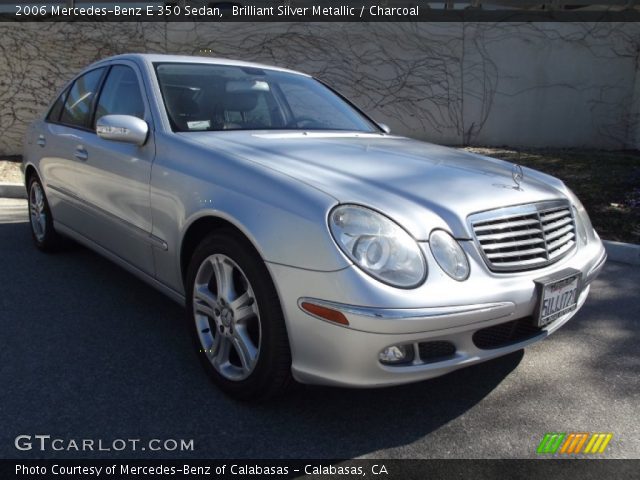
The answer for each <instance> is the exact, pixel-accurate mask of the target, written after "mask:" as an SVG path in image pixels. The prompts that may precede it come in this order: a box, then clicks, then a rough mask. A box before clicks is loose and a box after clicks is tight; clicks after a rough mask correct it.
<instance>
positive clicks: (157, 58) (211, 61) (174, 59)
mask: <svg viewBox="0 0 640 480" xmlns="http://www.w3.org/2000/svg"><path fill="white" fill-rule="evenodd" d="M114 60H131V61H134V62H141V63H147V64H151V63H162V62H167V63H192V64H193V63H202V64H207V65H229V66H239V67H254V68H261V69H264V70H276V71H279V72H288V73H294V74H297V75H304V76H309V75H307V74H305V73H302V72H297V71H295V70H289V69H287V68H281V67H274V66H272V65H264V64H261V63H254V62H245V61H242V60H232V59H228V58H214V57H199V56H195V55H194V56H191V55H164V54H156V53H126V54H122V55H115V56H113V57H108V58H105V59H103V60H100V61H99V62H96V63H94V64H93V65H92V66H98V65H100V64H102V63H107V62H112V61H114Z"/></svg>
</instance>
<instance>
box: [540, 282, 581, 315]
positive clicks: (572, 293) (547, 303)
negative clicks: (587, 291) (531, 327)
mask: <svg viewBox="0 0 640 480" xmlns="http://www.w3.org/2000/svg"><path fill="white" fill-rule="evenodd" d="M536 284H538V288H539V291H540V294H539V295H540V297H539V298H540V300H539V303H538V310H537V315H536V318H537V321H536V324H537V325H538V327H544V326H546V325H549V324H550V323H551V322H553V321H555V320H557V319H558V318H560V317H562V316H563V315H565V314H567V313H569V312H571V311H573V310H575V309H576V306H577V304H578V291H579V286H580V272H578V271H577V270H569V271H565V272H560V273H559V274H556V275H553V276H551V277H547V278H545V279H540V280H538V281H536Z"/></svg>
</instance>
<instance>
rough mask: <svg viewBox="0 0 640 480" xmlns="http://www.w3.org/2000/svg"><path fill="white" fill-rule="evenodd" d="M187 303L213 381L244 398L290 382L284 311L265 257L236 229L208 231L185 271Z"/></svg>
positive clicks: (200, 352) (254, 397)
mask: <svg viewBox="0 0 640 480" xmlns="http://www.w3.org/2000/svg"><path fill="white" fill-rule="evenodd" d="M187 282H188V283H187V286H188V288H187V290H188V291H187V299H188V301H187V303H188V305H187V308H188V317H189V323H190V324H191V328H192V331H193V336H194V340H195V343H196V348H197V350H198V355H199V357H200V359H201V361H202V363H203V365H204V367H205V369H206V370H207V372H208V373H209V374H210V376H211V378H212V379H213V381H214V382H215V383H216V384H217V385H218V386H219V387H220V388H221V389H222V390H223V391H225V392H226V393H228V394H229V395H231V396H233V397H235V398H238V399H242V400H263V399H267V398H270V397H272V396H274V395H277V394H280V393H282V392H283V391H284V390H285V389H286V388H287V387H288V386H289V385H290V384H291V383H292V378H291V353H290V349H289V343H288V338H287V332H286V327H285V323H284V317H283V315H282V309H281V307H280V302H279V299H278V296H277V294H276V291H275V287H274V286H273V282H272V280H271V277H270V275H269V272H268V271H267V269H266V266H265V264H264V262H263V261H262V258H260V256H259V255H258V254H257V252H255V250H254V249H253V247H252V246H251V245H249V244H248V242H247V241H246V240H245V239H244V238H242V237H241V236H240V235H238V234H237V233H235V232H233V231H223V232H220V233H217V234H215V235H212V236H209V237H207V238H206V239H205V240H204V241H203V242H202V243H201V244H200V246H199V247H198V248H197V249H196V251H195V253H194V255H193V258H192V259H191V262H190V265H189V269H188V272H187Z"/></svg>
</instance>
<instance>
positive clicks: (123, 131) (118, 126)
mask: <svg viewBox="0 0 640 480" xmlns="http://www.w3.org/2000/svg"><path fill="white" fill-rule="evenodd" d="M96 133H97V134H98V136H99V137H100V138H104V139H105V140H115V141H116V142H124V143H132V144H134V145H138V146H142V145H144V144H145V142H146V141H147V137H148V136H149V125H147V122H145V121H144V120H141V119H139V118H138V117H133V116H131V115H105V116H104V117H102V118H100V119H99V120H98V121H97V122H96Z"/></svg>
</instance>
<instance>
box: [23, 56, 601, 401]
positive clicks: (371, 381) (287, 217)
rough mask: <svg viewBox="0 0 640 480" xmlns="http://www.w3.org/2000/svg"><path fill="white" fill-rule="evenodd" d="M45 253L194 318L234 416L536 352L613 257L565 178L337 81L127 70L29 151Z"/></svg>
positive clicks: (100, 77)
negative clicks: (396, 112)
mask: <svg viewBox="0 0 640 480" xmlns="http://www.w3.org/2000/svg"><path fill="white" fill-rule="evenodd" d="M23 167H24V170H25V178H26V183H27V188H28V198H29V213H30V218H31V226H32V230H33V238H34V241H35V243H36V245H37V246H38V247H39V248H40V249H42V250H52V249H54V248H55V246H56V244H57V242H58V241H59V235H64V236H68V237H72V238H73V239H75V240H77V241H79V242H81V243H83V244H85V245H87V246H89V247H91V248H93V249H95V250H96V251H98V252H100V253H101V254H103V255H105V256H107V257H108V258H110V259H112V260H113V261H114V262H116V263H118V264H119V265H121V266H123V267H125V268H126V269H128V270H130V271H131V272H133V273H135V274H136V275H138V276H139V277H141V278H143V279H144V280H146V281H148V282H149V283H151V284H152V285H154V286H155V287H157V288H158V289H160V290H161V291H163V292H165V293H166V294H168V295H169V296H171V297H173V298H174V299H175V300H178V301H180V302H183V303H184V304H186V307H187V311H188V317H189V323H190V326H191V328H192V330H193V336H194V339H195V341H196V343H197V351H198V352H199V356H200V357H201V359H202V360H203V364H204V365H205V368H206V369H207V370H208V372H209V373H210V374H211V376H212V378H213V380H214V381H215V383H216V384H218V385H219V386H220V387H221V388H222V389H223V390H225V391H226V392H228V393H229V394H232V395H234V396H236V397H239V398H266V397H269V396H271V395H273V394H275V393H277V392H280V391H282V390H283V389H284V388H285V387H286V386H287V385H289V384H290V383H291V380H292V379H296V380H298V381H300V382H304V383H319V384H331V385H344V386H361V387H367V386H385V385H393V384H401V383H406V382H413V381H417V380H422V379H426V378H430V377H434V376H437V375H442V374H445V373H447V372H451V371H452V370H455V369H457V368H460V367H463V366H466V365H471V364H473V363H476V362H481V361H484V360H487V359H490V358H493V357H497V356H500V355H504V354H506V353H508V352H512V351H514V350H517V349H521V348H522V347H524V346H526V345H528V344H530V343H532V342H535V341H537V340H540V339H542V338H544V337H546V336H547V335H549V334H550V333H552V332H553V331H555V330H556V329H558V328H559V327H560V326H562V325H563V324H564V323H565V322H567V321H568V320H569V319H570V318H571V317H572V316H573V315H574V314H575V313H576V311H577V310H578V309H579V308H580V307H581V306H582V304H583V303H584V302H585V300H586V298H587V294H588V293H589V285H590V283H591V282H592V281H593V279H594V278H595V277H596V275H597V274H598V272H599V271H600V269H601V267H602V265H603V263H604V261H605V252H604V249H603V246H602V243H601V241H600V239H599V238H598V235H597V234H596V232H595V231H594V230H593V228H592V226H591V223H590V221H589V217H588V216H587V212H586V211H585V209H584V208H583V206H582V204H581V203H580V201H579V200H578V199H577V198H576V197H575V195H574V194H573V193H572V192H571V191H570V190H569V189H568V188H567V187H566V186H565V185H564V184H563V183H562V182H561V181H559V180H557V179H555V178H553V177H550V176H548V175H545V174H542V173H540V172H537V171H534V170H530V169H527V168H521V167H519V166H517V165H512V164H510V163H507V162H503V161H499V160H494V159H491V158H485V157H481V156H477V155H473V154H470V153H465V152H462V151H458V150H453V149H449V148H444V147H440V146H436V145H432V144H428V143H424V142H420V141H415V140H411V139H408V138H402V137H398V136H393V135H391V134H389V133H388V129H387V128H386V127H385V126H384V125H379V124H376V123H375V122H374V121H373V120H371V119H370V118H369V117H367V116H366V115H365V114H364V113H362V112H361V111H359V110H358V109H357V108H355V107H354V106H353V105H352V104H351V103H349V101H348V100H346V99H344V98H343V97H341V96H340V95H339V94H337V93H336V92H334V91H333V90H332V89H331V88H329V87H327V86H326V85H324V84H323V83H321V82H319V81H317V80H315V79H313V78H311V77H309V76H307V75H304V74H301V73H297V72H292V71H288V70H284V69H280V68H275V67H267V66H263V65H256V64H250V63H243V62H235V61H230V60H216V59H210V58H192V57H177V56H161V55H123V56H117V57H112V58H109V59H106V60H104V61H100V62H98V63H95V64H93V65H91V66H90V67H88V68H87V69H86V70H84V71H83V72H82V73H81V74H79V75H78V76H77V77H75V78H74V79H73V80H72V81H71V82H70V83H69V84H68V85H67V86H66V87H65V88H64V90H63V91H62V92H61V93H60V94H59V96H58V98H57V99H56V100H55V101H54V103H53V105H52V106H51V108H50V109H49V111H48V112H47V114H46V115H45V117H44V118H42V119H41V120H39V121H36V122H35V123H34V124H33V125H32V126H31V127H30V128H29V130H28V132H27V135H26V139H25V150H24V165H23Z"/></svg>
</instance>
